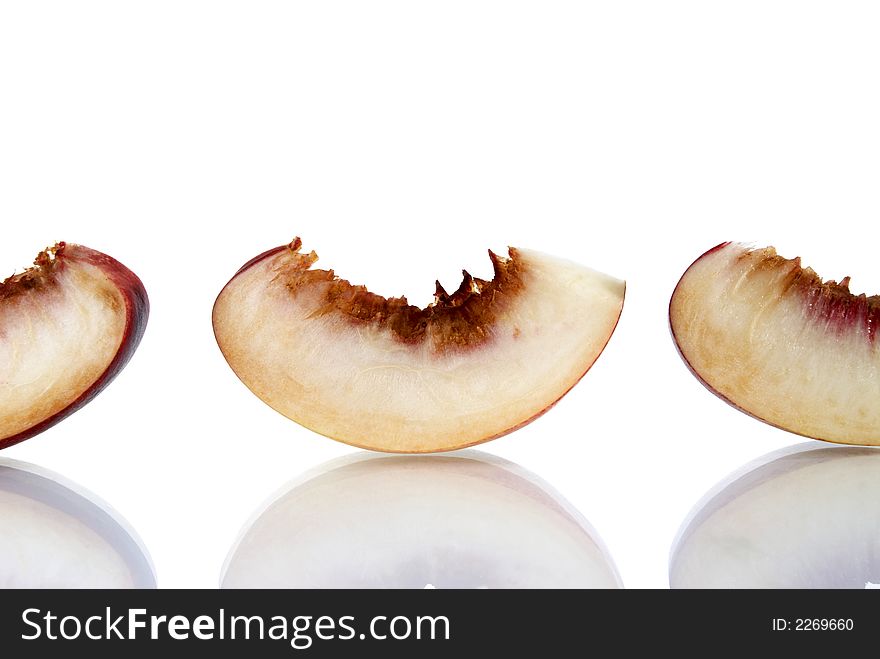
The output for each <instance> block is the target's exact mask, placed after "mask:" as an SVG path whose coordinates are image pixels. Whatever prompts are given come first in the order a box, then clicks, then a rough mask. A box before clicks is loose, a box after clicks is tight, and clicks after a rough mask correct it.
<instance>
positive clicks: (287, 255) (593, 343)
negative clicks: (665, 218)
mask: <svg viewBox="0 0 880 659" xmlns="http://www.w3.org/2000/svg"><path fill="white" fill-rule="evenodd" d="M300 248H301V242H300V240H299V239H298V238H297V239H296V240H294V241H293V242H292V243H291V244H290V245H287V246H284V247H278V248H275V249H273V250H270V251H268V252H266V253H264V254H262V255H260V256H258V257H256V258H255V259H253V260H251V261H250V262H248V263H247V264H246V265H245V266H244V267H243V268H242V269H241V270H239V272H238V274H236V275H235V276H234V277H233V278H232V280H231V281H230V282H229V283H228V284H227V285H226V287H225V288H224V289H223V291H222V292H221V293H220V296H219V297H218V298H217V301H216V303H215V305H214V314H213V321H214V333H215V335H216V337H217V342H218V344H219V345H220V349H221V351H222V352H223V355H224V356H225V357H226V360H227V361H228V362H229V365H230V366H231V367H232V369H233V370H234V371H235V373H236V374H237V375H238V377H239V378H241V380H242V381H243V382H244V383H245V384H246V385H247V386H248V387H249V388H250V389H251V391H253V392H254V393H255V394H256V395H257V396H259V397H260V398H261V399H262V400H263V401H264V402H266V403H267V404H268V405H270V406H271V407H273V408H274V409H276V410H277V411H279V412H281V413H282V414H283V415H285V416H287V417H289V418H291V419H293V420H294V421H297V422H299V423H301V424H302V425H304V426H306V427H307V428H310V429H312V430H314V431H316V432H319V433H321V434H323V435H326V436H328V437H331V438H333V439H337V440H340V441H343V442H346V443H349V444H353V445H355V446H360V447H364V448H370V449H375V450H381V451H395V452H412V453H416V452H430V451H446V450H452V449H456V448H461V447H464V446H469V445H472V444H477V443H479V442H484V441H487V440H490V439H494V438H496V437H499V436H501V435H504V434H506V433H508V432H510V431H511V430H514V429H516V428H518V427H520V426H522V425H524V424H526V423H528V422H529V421H531V420H532V419H534V418H536V417H537V416H539V415H541V414H542V413H543V412H545V411H546V410H547V409H548V408H550V407H551V406H552V405H553V404H554V403H555V402H556V401H557V400H559V398H561V397H562V396H563V395H564V394H565V393H566V392H567V391H568V390H569V389H571V387H572V386H574V384H575V383H576V382H577V381H578V380H579V379H580V378H581V377H582V376H583V375H584V373H586V371H587V370H588V369H589V368H590V366H591V365H592V364H593V362H594V361H595V360H596V358H597V357H598V356H599V354H600V353H601V352H602V350H603V349H604V347H605V345H606V343H607V342H608V339H609V338H610V337H611V334H612V332H613V331H614V328H615V326H616V324H617V320H618V318H619V317H620V312H621V309H622V307H623V297H624V283H623V282H622V281H619V280H617V279H613V278H611V277H608V276H607V275H604V274H600V273H598V272H595V271H593V270H590V269H588V268H585V267H583V266H580V265H577V264H575V263H571V262H568V261H564V260H562V259H558V258H554V257H552V256H547V255H545V254H540V253H538V252H532V251H528V250H521V249H513V248H511V249H510V256H509V258H501V257H499V256H497V255H495V254H492V253H491V252H490V258H491V260H492V264H493V267H494V271H495V276H494V278H493V279H492V280H491V281H484V280H480V279H475V278H473V277H471V276H470V275H469V274H467V272H465V273H464V280H463V281H462V283H461V286H460V287H459V288H458V290H457V291H455V292H454V293H452V294H451V295H450V294H448V293H447V292H446V291H444V290H443V287H442V286H440V284H439V283H437V291H436V294H435V301H434V302H433V303H432V304H431V305H429V306H428V307H426V308H425V309H419V308H418V307H415V306H412V305H409V304H408V303H407V301H406V299H405V298H391V299H386V298H384V297H381V296H379V295H375V294H373V293H370V292H368V291H367V290H366V288H364V287H363V286H353V285H352V284H350V283H349V282H348V281H345V280H344V279H340V278H338V277H336V276H335V275H334V273H333V271H332V270H330V271H327V270H317V269H312V265H313V264H314V263H315V261H316V260H317V258H318V257H317V255H316V254H315V253H314V252H308V253H302V252H300Z"/></svg>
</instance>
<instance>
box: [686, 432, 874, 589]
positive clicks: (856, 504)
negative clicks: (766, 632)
mask: <svg viewBox="0 0 880 659" xmlns="http://www.w3.org/2000/svg"><path fill="white" fill-rule="evenodd" d="M878 538H880V451H878V450H877V449H873V448H863V447H850V446H826V447H824V448H818V449H817V448H815V444H804V445H801V446H798V447H793V448H789V449H785V450H783V451H777V452H774V453H772V454H770V455H769V456H766V457H765V458H762V459H760V460H759V461H757V463H756V464H755V465H749V466H747V467H746V468H745V469H744V470H742V471H740V472H739V473H737V474H736V475H734V476H733V477H731V478H728V479H725V481H724V482H723V483H722V484H721V485H719V486H717V487H716V488H714V489H713V491H712V492H711V493H710V494H709V495H707V496H706V497H705V498H704V499H703V501H702V502H701V503H700V504H698V505H697V507H696V508H695V509H694V511H693V512H692V513H691V515H690V516H689V518H688V520H687V521H686V522H685V523H684V524H683V525H682V529H681V531H680V533H679V536H678V539H677V540H676V542H675V546H674V547H673V550H672V556H671V558H670V561H669V583H670V586H672V587H673V588H870V587H871V586H873V585H874V584H876V583H878V582H880V553H878V551H877V548H878Z"/></svg>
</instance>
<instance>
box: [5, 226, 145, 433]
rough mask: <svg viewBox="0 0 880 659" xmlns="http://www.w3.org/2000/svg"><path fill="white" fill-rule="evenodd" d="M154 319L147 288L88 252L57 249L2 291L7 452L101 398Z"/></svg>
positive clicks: (67, 247)
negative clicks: (151, 315)
mask: <svg viewBox="0 0 880 659" xmlns="http://www.w3.org/2000/svg"><path fill="white" fill-rule="evenodd" d="M148 315H149V302H148V300H147V293H146V291H145V290H144V285H143V284H142V283H141V280H140V279H138V278H137V276H136V275H135V274H134V273H133V272H132V271H131V270H129V269H128V268H126V267H125V266H124V265H122V264H121V263H119V261H116V260H115V259H113V258H111V257H109V256H107V255H106V254H102V253H101V252H97V251H95V250H93V249H89V248H88V247H83V246H82V245H72V244H67V243H58V244H57V245H55V246H54V247H51V248H49V249H47V250H45V251H43V252H41V253H40V254H39V255H38V256H37V258H36V260H35V261H34V266H33V267H32V268H30V269H28V270H26V271H25V272H23V273H21V274H18V275H14V276H12V277H10V278H9V279H7V280H6V281H4V282H2V283H0V448H5V447H7V446H11V445H12V444H15V443H17V442H21V441H24V440H25V439H28V438H30V437H33V436H34V435H36V434H38V433H40V432H42V431H43V430H46V429H47V428H49V427H51V426H53V425H55V424H56V423H58V422H59V421H61V420H62V419H64V418H65V417H67V416H68V415H70V414H72V413H73V412H75V411H76V410H78V409H79V408H81V407H82V406H83V405H85V404H86V403H88V402H89V401H90V400H91V399H92V398H94V397H95V396H96V395H97V394H98V393H100V391H101V390H102V389H103V388H104V387H106V386H107V385H108V384H109V383H110V382H111V381H112V380H113V378H115V377H116V375H118V374H119V372H120V371H121V370H122V369H123V367H124V366H125V365H126V364H127V363H128V360H129V359H130V358H131V356H132V355H133V354H134V351H135V349H136V348H137V346H138V343H139V342H140V340H141V337H142V336H143V333H144V329H145V328H146V324H147V316H148Z"/></svg>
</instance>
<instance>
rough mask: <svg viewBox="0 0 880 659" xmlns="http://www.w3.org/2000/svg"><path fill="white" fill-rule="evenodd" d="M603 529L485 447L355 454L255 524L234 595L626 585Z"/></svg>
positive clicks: (279, 500) (233, 570)
mask: <svg viewBox="0 0 880 659" xmlns="http://www.w3.org/2000/svg"><path fill="white" fill-rule="evenodd" d="M620 585H621V584H620V579H619V577H618V575H617V571H616V569H615V567H614V564H613V562H612V561H611V558H610V557H609V556H608V554H607V552H606V550H605V548H604V546H603V545H602V542H601V541H600V540H599V538H598V536H597V535H596V533H595V531H593V529H592V528H591V527H590V525H589V524H588V523H587V522H586V520H584V519H583V518H582V517H581V516H580V514H579V513H577V512H576V511H574V510H573V509H571V507H570V506H568V504H567V503H566V502H565V501H563V500H562V499H561V498H560V497H559V495H558V494H556V493H554V492H553V491H552V490H551V489H550V488H549V487H548V486H547V485H546V484H543V483H541V482H540V481H539V480H538V479H537V478H536V477H535V476H534V475H532V474H529V473H528V472H525V471H524V470H523V469H521V468H520V467H518V466H517V465H515V464H513V463H510V462H507V461H504V460H500V459H498V458H494V457H491V456H488V455H486V454H483V453H480V452H477V451H462V452H459V453H455V454H451V455H444V456H420V457H405V456H374V455H368V454H356V457H354V458H350V457H349V458H343V459H341V460H334V461H331V462H328V463H325V464H324V465H322V466H321V467H319V468H318V469H316V470H314V471H313V472H311V473H310V474H307V475H306V476H305V477H303V478H301V479H299V480H297V481H296V482H294V483H292V484H291V485H289V486H288V487H286V488H285V489H284V490H283V491H282V492H281V493H280V494H279V495H278V496H277V497H276V498H274V499H273V501H272V502H271V503H269V504H268V506H266V507H265V509H264V510H262V511H261V512H259V513H258V514H257V515H256V517H255V519H254V520H253V521H252V522H251V523H250V524H249V525H247V526H246V528H245V529H244V531H243V532H242V534H241V536H240V538H239V540H238V542H237V543H236V545H235V547H233V549H232V551H231V552H230V554H229V557H228V558H227V561H226V566H225V568H224V571H223V575H222V578H221V586H222V587H224V588H273V587H274V588H369V587H378V588H425V587H435V588H517V587H522V588H542V587H572V588H616V587H620Z"/></svg>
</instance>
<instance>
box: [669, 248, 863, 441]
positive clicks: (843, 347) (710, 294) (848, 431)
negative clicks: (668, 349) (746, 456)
mask: <svg viewBox="0 0 880 659" xmlns="http://www.w3.org/2000/svg"><path fill="white" fill-rule="evenodd" d="M669 321H670V327H671V329H672V335H673V338H674V340H675V342H676V344H677V345H678V348H679V351H680V352H681V356H682V357H683V358H684V360H685V362H686V363H687V364H688V366H689V367H690V368H691V370H692V371H693V373H694V374H695V375H696V376H697V377H698V378H699V379H700V380H701V381H702V382H703V384H705V385H706V386H707V387H708V388H709V389H710V390H712V391H713V392H715V393H717V394H718V395H719V396H720V397H721V398H723V399H724V400H726V401H727V402H729V403H731V404H732V405H734V406H735V407H738V408H739V409H741V410H743V411H745V412H747V413H748V414H751V415H752V416H755V417H757V418H758V419H761V420H763V421H766V422H767V423H770V424H772V425H774V426H778V427H779V428H782V429H784V430H789V431H791V432H794V433H797V434H799V435H804V436H806V437H813V438H815V439H823V440H827V441H832V442H840V443H844V444H872V445H875V444H880V404H878V403H880V346H878V342H877V328H878V324H880V297H878V296H871V297H866V296H865V295H854V294H852V293H850V291H849V277H846V278H844V279H843V280H841V281H840V283H838V282H835V281H824V282H823V281H822V279H821V278H820V277H819V276H818V275H817V274H816V273H815V272H814V271H813V270H812V269H810V268H804V267H801V262H800V259H799V258H796V259H785V258H782V257H781V256H778V255H777V254H776V251H775V250H774V249H773V248H772V247H768V248H765V249H749V248H747V247H746V246H744V245H741V244H736V243H724V244H722V245H719V246H718V247H715V248H714V249H711V250H709V251H708V252H706V253H705V254H704V255H703V256H701V257H700V258H699V259H697V260H696V261H695V262H694V263H693V264H692V265H691V266H690V267H689V268H688V269H687V271H686V272H685V273H684V275H683V276H682V278H681V281H679V283H678V286H676V288H675V292H674V293H673V294H672V300H671V302H670V305H669Z"/></svg>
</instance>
